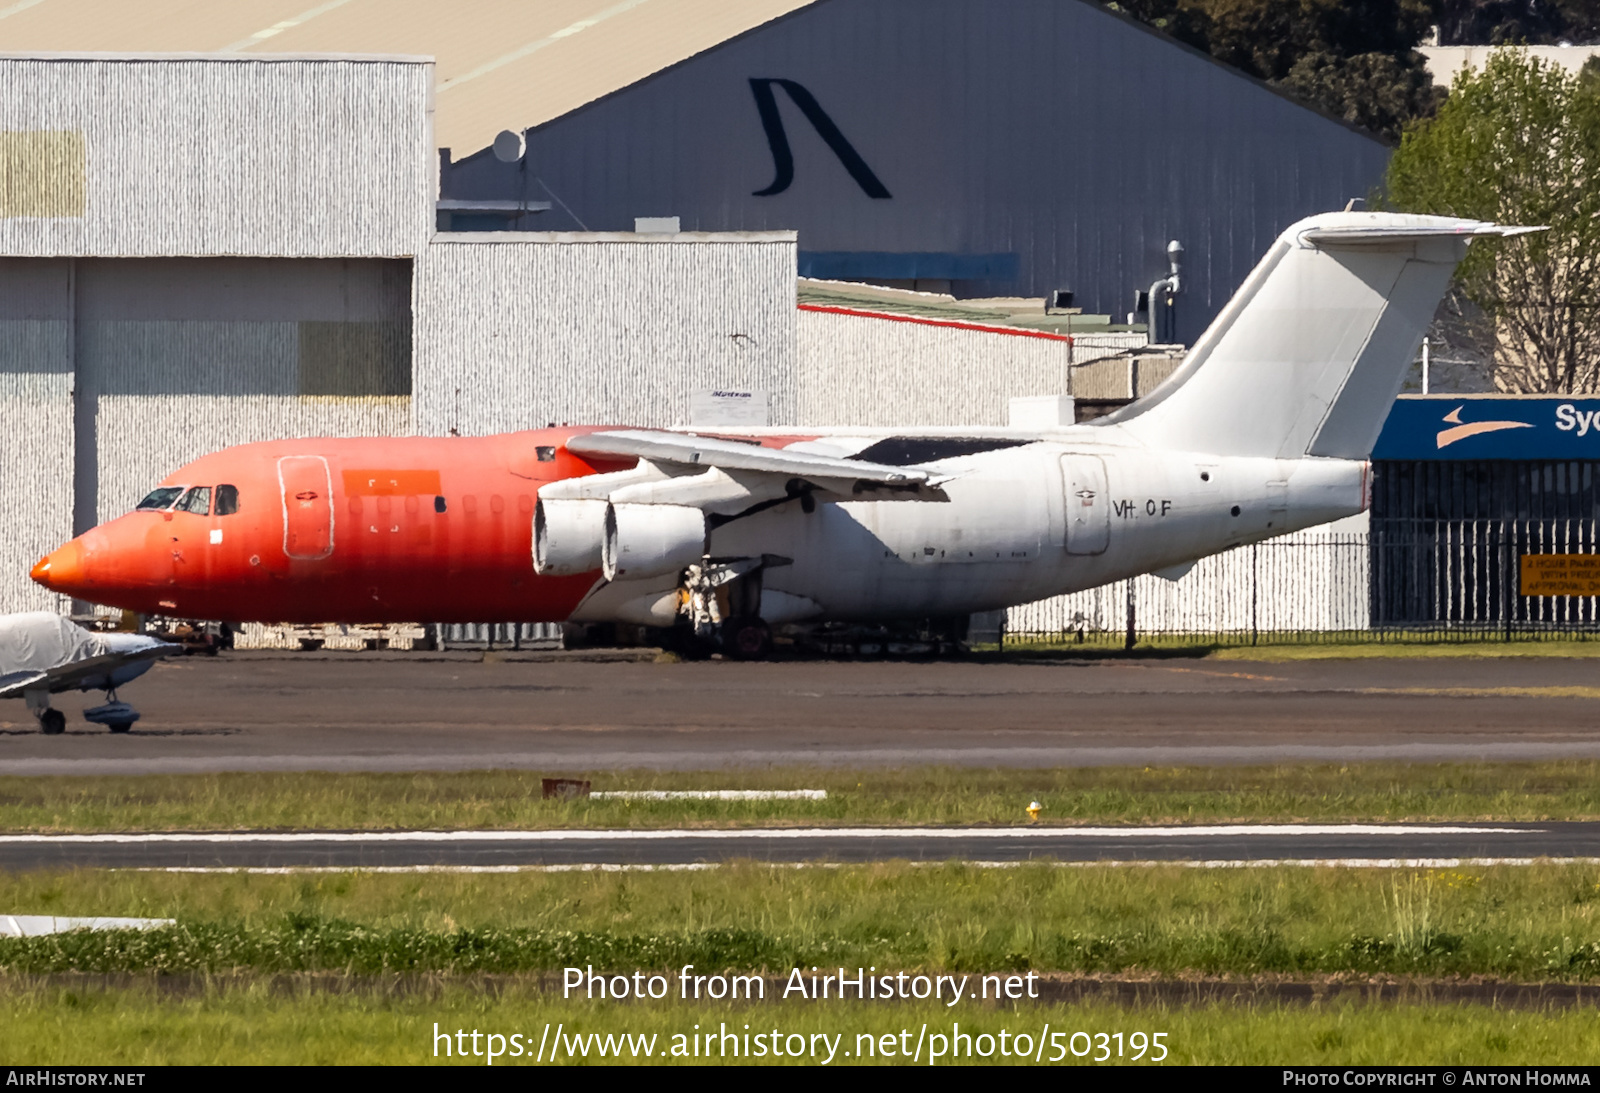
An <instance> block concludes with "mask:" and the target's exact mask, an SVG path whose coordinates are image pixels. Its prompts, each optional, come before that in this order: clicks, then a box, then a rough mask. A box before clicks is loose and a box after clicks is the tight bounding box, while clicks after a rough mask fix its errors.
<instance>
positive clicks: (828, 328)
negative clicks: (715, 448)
mask: <svg viewBox="0 0 1600 1093" xmlns="http://www.w3.org/2000/svg"><path fill="white" fill-rule="evenodd" d="M799 321H800V329H799V335H800V345H799V357H800V414H799V420H800V422H801V423H802V424H806V425H864V426H895V425H1004V424H1006V419H1007V413H1008V405H1009V401H1010V400H1011V399H1013V398H1017V397H1020V396H1024V395H1052V394H1061V393H1065V392H1066V391H1067V383H1068V377H1067V370H1068V362H1069V359H1070V358H1069V343H1068V342H1067V340H1066V339H1065V338H1060V337H1054V336H1050V335H1040V334H1033V333H1030V332H1026V331H1020V330H1019V331H1015V332H1010V331H999V330H994V331H991V330H980V329H974V328H970V327H959V326H950V325H948V324H940V323H933V322H923V321H920V320H916V319H911V318H891V317H885V316H872V315H861V314H846V313H840V312H838V311H821V310H813V309H802V310H801V311H800V319H799Z"/></svg>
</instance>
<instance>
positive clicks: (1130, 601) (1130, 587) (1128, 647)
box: [1122, 577, 1135, 652]
mask: <svg viewBox="0 0 1600 1093" xmlns="http://www.w3.org/2000/svg"><path fill="white" fill-rule="evenodd" d="M1134 640H1135V634H1134V620H1133V578H1132V577H1129V578H1128V636H1127V639H1126V640H1125V641H1124V643H1123V646H1122V647H1123V648H1124V649H1126V650H1128V651H1129V652H1132V651H1133V643H1134Z"/></svg>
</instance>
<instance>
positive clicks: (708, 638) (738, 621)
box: [680, 554, 793, 660]
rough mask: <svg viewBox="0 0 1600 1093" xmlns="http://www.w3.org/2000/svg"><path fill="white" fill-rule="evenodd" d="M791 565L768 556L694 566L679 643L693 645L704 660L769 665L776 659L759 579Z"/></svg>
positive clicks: (686, 587)
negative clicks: (717, 656)
mask: <svg viewBox="0 0 1600 1093" xmlns="http://www.w3.org/2000/svg"><path fill="white" fill-rule="evenodd" d="M792 564H793V560H792V559H789V558H780V557H778V556H777V555H775V554H764V555H762V556H761V557H759V558H707V559H706V560H705V561H704V562H702V563H701V564H700V565H692V566H690V567H689V568H688V569H687V570H686V571H685V573H684V583H683V593H682V595H683V601H682V602H683V607H682V611H683V614H684V615H685V616H686V617H687V618H686V621H687V623H688V625H687V626H686V627H684V628H683V629H684V631H685V633H684V634H683V640H682V642H680V644H684V643H689V644H693V645H694V646H696V647H697V648H698V651H699V652H700V653H701V655H706V654H708V653H710V652H713V651H720V652H721V653H722V655H723V656H725V657H728V658H729V659H730V660H765V659H766V658H767V657H768V656H770V655H771V654H772V627H770V626H768V625H767V623H766V621H765V620H764V619H762V617H761V586H762V581H761V575H762V573H763V571H765V570H767V569H771V568H774V567H776V566H781V565H792Z"/></svg>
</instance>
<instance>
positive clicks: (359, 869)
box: [110, 858, 1600, 876]
mask: <svg viewBox="0 0 1600 1093" xmlns="http://www.w3.org/2000/svg"><path fill="white" fill-rule="evenodd" d="M727 864H728V863H726V862H670V863H662V864H652V863H649V862H638V863H631V864H629V863H622V862H572V863H567V864H562V865H367V866H359V865H304V866H297V865H165V866H162V865H155V866H138V867H135V868H132V869H112V870H110V871H111V872H113V873H248V874H253V875H254V874H260V875H267V876H290V875H293V874H297V873H703V872H706V871H708V870H712V869H723V868H726V867H727ZM751 864H754V865H764V866H766V867H767V868H769V869H846V868H849V867H850V866H851V865H852V864H855V865H864V864H874V865H876V864H881V863H862V862H857V863H850V862H754V863H746V866H745V867H746V868H749V866H750V865H751ZM905 864H906V865H910V866H913V867H915V868H918V869H938V868H941V867H944V866H948V865H965V866H970V867H971V868H973V869H1023V868H1027V867H1029V866H1039V867H1042V868H1046V869H1093V868H1097V867H1100V866H1107V867H1112V868H1117V869H1154V868H1157V867H1160V866H1168V865H1171V866H1179V867H1181V868H1184V869H1275V868H1278V867H1281V866H1289V867H1293V868H1303V869H1460V868H1462V867H1484V866H1494V865H1505V866H1528V865H1600V858H1248V859H1244V860H1241V861H1233V860H1230V859H1226V858H1220V859H1213V860H1210V861H1153V860H1149V859H1143V860H1138V861H957V862H948V861H938V862H928V861H913V862H906V863H905Z"/></svg>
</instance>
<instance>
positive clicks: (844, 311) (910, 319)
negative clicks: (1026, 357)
mask: <svg viewBox="0 0 1600 1093" xmlns="http://www.w3.org/2000/svg"><path fill="white" fill-rule="evenodd" d="M796 306H798V307H799V308H800V310H801V311H823V312H826V313H827V314H829V315H855V316H857V317H858V318H862V319H888V320H889V321H890V322H893V323H920V324H921V325H923V326H950V327H954V328H955V329H957V330H977V331H980V332H982V333H984V334H1010V335H1012V336H1014V337H1018V338H1044V339H1045V340H1046V341H1052V342H1069V343H1070V342H1071V341H1072V338H1071V336H1070V335H1067V334H1046V333H1045V332H1044V331H1042V330H1019V329H1017V328H1016V327H1014V326H985V325H984V324H982V323H963V322H958V321H956V320H954V319H924V318H923V317H922V316H920V315H897V314H894V313H893V312H888V311H863V310H861V309H859V308H854V307H829V306H826V305H824V304H798V305H796Z"/></svg>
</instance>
